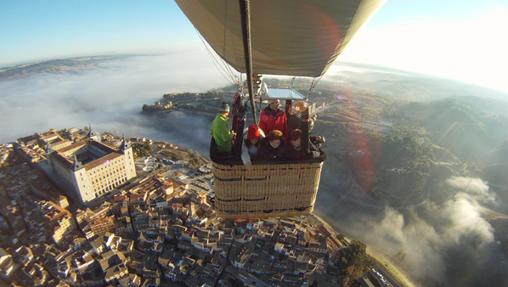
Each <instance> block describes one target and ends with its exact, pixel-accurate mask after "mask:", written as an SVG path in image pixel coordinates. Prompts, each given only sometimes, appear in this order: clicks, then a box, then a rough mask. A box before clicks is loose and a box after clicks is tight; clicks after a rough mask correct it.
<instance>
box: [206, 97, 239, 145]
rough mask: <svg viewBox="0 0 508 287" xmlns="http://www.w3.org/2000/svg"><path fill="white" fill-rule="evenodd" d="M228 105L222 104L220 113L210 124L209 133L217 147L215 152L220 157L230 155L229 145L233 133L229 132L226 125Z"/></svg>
mask: <svg viewBox="0 0 508 287" xmlns="http://www.w3.org/2000/svg"><path fill="white" fill-rule="evenodd" d="M228 121H229V105H228V104H226V103H225V104H224V105H223V106H222V109H221V111H219V113H218V114H217V116H216V117H215V119H214V120H213V122H212V128H211V130H210V133H211V134H212V138H213V140H214V141H215V144H216V146H217V152H218V153H219V154H222V155H229V154H231V144H232V142H233V138H234V135H235V133H234V132H233V131H231V129H230V128H229V125H228Z"/></svg>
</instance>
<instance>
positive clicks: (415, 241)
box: [319, 177, 508, 286]
mask: <svg viewBox="0 0 508 287" xmlns="http://www.w3.org/2000/svg"><path fill="white" fill-rule="evenodd" d="M321 192H323V190H321ZM360 197H361V195H360ZM327 200H330V199H327ZM355 200H361V199H359V198H358V197H357V198H356V199H353V197H352V196H346V197H343V198H340V199H336V200H334V201H333V203H331V204H328V205H329V206H326V203H325V204H323V205H320V206H319V212H321V213H323V215H324V216H325V218H327V219H329V220H330V221H331V222H332V223H333V224H334V225H335V226H337V227H338V228H339V229H340V230H341V231H343V232H345V233H346V234H349V235H350V236H352V237H353V238H358V239H361V240H363V241H365V242H366V243H367V244H368V245H370V246H372V247H374V248H375V249H377V250H380V251H382V252H384V253H385V254H387V255H388V256H389V257H390V258H391V259H392V260H393V261H394V262H396V263H397V264H398V265H399V266H401V267H402V268H403V270H405V271H406V272H407V273H408V274H409V275H410V276H411V278H414V279H415V280H416V281H417V283H419V284H420V285H422V286H508V276H507V274H506V273H505V270H506V268H507V267H508V258H506V256H504V255H503V253H502V251H501V247H500V245H499V242H497V241H496V239H495V236H494V229H493V227H492V225H491V224H490V223H489V222H488V221H487V220H485V219H484V217H483V216H482V211H484V209H485V207H487V208H488V207H496V206H497V205H498V204H499V203H498V202H497V201H498V200H497V197H496V195H495V194H494V193H493V192H492V191H490V190H489V187H488V185H487V183H486V182H484V181H483V180H481V179H479V178H470V177H450V178H448V179H447V180H446V181H445V182H444V183H443V184H442V186H441V187H440V188H439V190H435V191H433V192H432V193H431V194H430V195H429V198H428V199H427V200H425V201H424V202H423V203H421V204H419V205H416V206H410V207H407V208H404V209H395V208H392V207H389V206H385V207H384V208H382V209H377V210H376V209H373V208H367V207H366V205H361V206H359V205H357V204H356V203H355V202H354V201H355ZM324 201H325V200H323V199H321V201H320V202H324ZM332 205H333V207H332ZM332 208H333V209H332Z"/></svg>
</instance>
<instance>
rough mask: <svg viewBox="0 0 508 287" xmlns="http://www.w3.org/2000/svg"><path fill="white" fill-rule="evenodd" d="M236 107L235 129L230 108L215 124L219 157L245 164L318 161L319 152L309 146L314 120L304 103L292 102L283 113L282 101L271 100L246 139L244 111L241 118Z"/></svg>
mask: <svg viewBox="0 0 508 287" xmlns="http://www.w3.org/2000/svg"><path fill="white" fill-rule="evenodd" d="M233 105H234V106H233V109H234V112H233V120H232V121H233V125H232V126H233V128H232V129H229V125H228V121H229V114H230V108H229V105H227V104H224V106H223V109H222V111H220V112H219V114H218V115H217V116H216V117H215V119H214V121H213V123H212V128H211V134H212V139H213V140H212V144H213V145H214V146H215V147H214V149H215V150H216V152H217V154H218V155H219V157H221V158H235V157H240V158H241V160H242V162H243V163H244V164H250V163H251V162H256V161H298V160H304V159H310V158H315V157H319V155H320V153H319V151H318V150H317V149H316V148H314V147H313V145H312V144H311V145H309V130H310V129H311V128H312V124H313V119H312V118H309V116H308V111H307V107H306V103H305V102H296V103H295V104H294V105H292V102H291V101H286V107H285V111H282V110H281V109H280V100H277V99H276V100H270V101H269V104H268V106H267V107H266V108H265V109H263V110H262V111H261V113H260V119H259V125H256V124H252V125H250V126H249V127H248V129H247V133H246V134H245V135H244V133H243V129H244V123H245V116H244V109H243V110H241V111H240V116H239V117H238V115H239V113H238V112H239V111H238V107H235V104H233ZM242 112H243V114H241V113H242ZM305 112H307V114H305ZM242 116H243V122H242V121H241V119H242ZM238 119H240V121H238Z"/></svg>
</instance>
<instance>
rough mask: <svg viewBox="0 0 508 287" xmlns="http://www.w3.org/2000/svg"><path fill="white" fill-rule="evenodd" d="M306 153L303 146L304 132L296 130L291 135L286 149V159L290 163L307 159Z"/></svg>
mask: <svg viewBox="0 0 508 287" xmlns="http://www.w3.org/2000/svg"><path fill="white" fill-rule="evenodd" d="M305 157H306V153H305V151H304V148H303V146H302V131H301V130H300V129H294V130H292V131H291V133H290V134H289V144H288V145H287V147H286V159H287V160H290V161H295V160H302V159H305Z"/></svg>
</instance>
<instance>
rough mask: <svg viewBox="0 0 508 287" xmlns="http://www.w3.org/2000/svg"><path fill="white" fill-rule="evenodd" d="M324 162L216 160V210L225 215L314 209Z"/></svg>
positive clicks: (285, 213) (286, 213)
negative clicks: (246, 162)
mask: <svg viewBox="0 0 508 287" xmlns="http://www.w3.org/2000/svg"><path fill="white" fill-rule="evenodd" d="M322 166H323V162H322V161H319V162H316V161H314V162H299V163H284V164H273V163H272V164H254V165H250V166H245V165H239V164H234V165H228V164H222V163H217V162H214V163H213V174H214V191H215V210H216V211H217V213H218V215H219V216H220V217H223V218H252V217H273V216H292V215H298V214H302V213H308V212H311V211H312V210H313V208H314V202H315V201H316V195H317V191H318V187H319V179H320V176H321V168H322Z"/></svg>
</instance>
